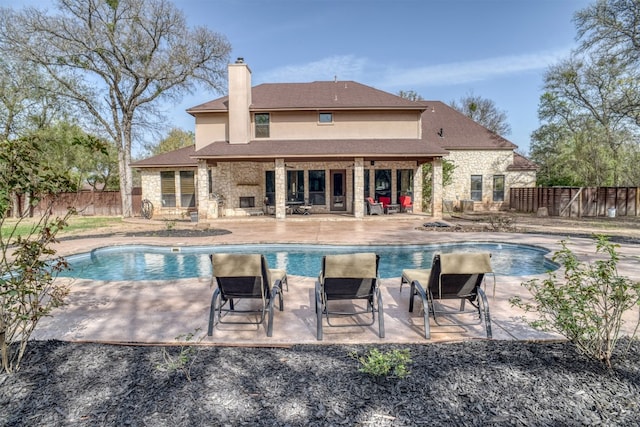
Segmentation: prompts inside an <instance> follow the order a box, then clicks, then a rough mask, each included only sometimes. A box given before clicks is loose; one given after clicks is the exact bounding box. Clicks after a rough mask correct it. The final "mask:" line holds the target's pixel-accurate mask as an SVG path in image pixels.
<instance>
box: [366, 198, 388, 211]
mask: <svg viewBox="0 0 640 427" xmlns="http://www.w3.org/2000/svg"><path fill="white" fill-rule="evenodd" d="M365 200H366V201H367V208H368V209H369V215H383V214H384V207H383V206H382V203H379V202H378V203H376V202H374V201H373V197H367V198H366V199H365Z"/></svg>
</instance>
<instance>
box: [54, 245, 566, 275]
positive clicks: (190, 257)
mask: <svg viewBox="0 0 640 427" xmlns="http://www.w3.org/2000/svg"><path fill="white" fill-rule="evenodd" d="M214 252H216V253H218V252H233V253H261V254H264V255H265V256H266V258H267V261H268V263H269V267H271V268H282V269H285V270H286V271H287V273H288V274H290V275H297V276H306V277H316V276H317V275H318V273H319V272H320V263H321V260H322V256H323V255H326V254H338V253H353V252H375V253H377V254H378V255H380V267H379V274H380V277H381V278H391V277H400V276H401V274H402V270H403V269H405V268H430V267H431V260H432V258H433V254H434V253H435V252H440V253H449V252H490V253H491V264H492V266H493V269H494V271H495V273H496V274H497V275H507V276H528V275H532V274H541V273H545V272H547V271H549V270H555V269H556V268H557V266H556V265H555V264H554V263H552V262H550V261H549V260H547V259H546V258H545V254H546V253H548V251H547V250H545V249H542V248H539V247H535V246H527V245H515V244H509V243H480V242H473V243H450V244H446V243H444V244H434V245H410V246H406V245H395V246H386V245H385V246H330V245H313V246H309V245H297V244H288V245H273V244H269V245H224V246H187V247H183V246H181V247H157V246H146V245H124V246H114V247H106V248H99V249H95V250H93V251H91V252H89V253H85V254H79V255H72V256H69V257H67V261H68V262H69V265H70V267H71V269H70V270H67V271H63V272H61V273H60V276H61V277H76V278H82V279H93V280H171V279H181V278H190V277H209V276H211V263H210V262H209V256H208V255H209V254H211V253H214Z"/></svg>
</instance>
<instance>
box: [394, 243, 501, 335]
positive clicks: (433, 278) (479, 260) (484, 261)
mask: <svg viewBox="0 0 640 427" xmlns="http://www.w3.org/2000/svg"><path fill="white" fill-rule="evenodd" d="M485 274H493V270H492V268H491V255H490V254H489V253H486V252H482V253H452V254H436V255H434V257H433V265H432V266H431V269H429V270H424V269H419V270H403V271H402V278H401V280H400V287H401V289H402V284H403V283H409V284H411V295H410V300H409V312H413V302H414V298H415V297H416V296H419V297H420V298H421V300H422V306H423V310H424V335H425V338H427V339H429V338H430V337H431V332H430V328H429V314H431V315H433V319H434V321H435V322H436V324H437V325H440V326H441V323H440V322H439V320H438V315H442V314H447V315H459V314H468V313H469V312H471V311H470V310H465V302H466V301H469V303H471V305H472V306H473V307H474V309H475V310H474V311H477V313H478V318H479V322H482V321H483V320H484V322H485V328H486V332H487V338H491V337H492V334H491V317H490V314H489V302H488V300H487V296H486V294H485V292H484V290H483V289H482V286H481V285H482V283H483V280H484V278H485ZM494 289H495V278H494ZM444 299H460V310H459V311H458V310H445V309H441V308H440V307H439V306H438V308H436V303H435V301H436V300H444ZM453 324H455V325H465V323H453ZM475 324H477V323H475ZM467 325H468V323H467Z"/></svg>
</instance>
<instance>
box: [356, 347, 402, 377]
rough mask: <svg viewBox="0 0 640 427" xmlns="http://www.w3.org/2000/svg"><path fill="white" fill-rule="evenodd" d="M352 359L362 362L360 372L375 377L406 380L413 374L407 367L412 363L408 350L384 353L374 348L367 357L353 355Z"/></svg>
mask: <svg viewBox="0 0 640 427" xmlns="http://www.w3.org/2000/svg"><path fill="white" fill-rule="evenodd" d="M352 357H354V358H355V359H356V360H358V362H360V365H361V367H360V369H358V371H359V372H363V373H365V374H369V375H372V376H374V377H385V378H391V377H395V378H406V377H407V376H408V375H409V374H410V373H411V371H410V370H409V368H408V367H407V365H408V364H410V363H411V355H410V354H409V350H407V349H404V350H393V351H388V352H385V353H382V352H380V350H378V349H375V348H373V349H371V350H369V353H368V354H367V355H365V356H358V355H357V354H356V353H352Z"/></svg>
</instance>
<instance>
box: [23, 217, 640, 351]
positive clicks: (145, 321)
mask: <svg viewBox="0 0 640 427" xmlns="http://www.w3.org/2000/svg"><path fill="white" fill-rule="evenodd" d="M429 220H430V218H429V217H424V216H417V215H397V216H394V217H393V218H389V217H380V218H377V217H375V218H366V219H364V220H355V219H349V218H343V217H337V216H320V215H317V216H313V215H312V216H306V217H304V218H303V219H298V218H293V219H287V220H285V221H276V220H274V219H272V218H268V217H265V218H260V217H259V218H246V219H244V218H243V219H236V220H231V219H221V220H216V221H211V222H209V223H206V224H204V223H198V224H193V225H187V226H188V227H192V228H193V227H197V228H214V229H224V230H228V231H230V233H228V234H221V235H216V236H203V237H185V238H182V237H136V238H132V237H127V236H126V235H124V234H121V235H118V234H115V235H112V236H109V237H100V238H90V237H89V238H79V239H69V240H63V241H61V242H60V243H59V244H57V246H56V248H57V250H58V253H59V254H60V255H70V254H76V253H82V252H87V251H90V250H91V249H95V248H99V247H106V246H114V245H126V244H148V245H161V246H188V245H224V244H247V245H251V244H259V243H304V244H310V245H313V244H342V245H380V244H428V243H453V242H473V241H476V242H487V241H489V242H503V243H512V244H527V245H535V246H540V247H544V248H546V249H548V250H550V255H551V254H552V253H553V252H554V251H555V250H558V249H559V248H560V244H559V241H560V240H561V239H563V237H561V236H558V235H545V234H530V233H487V232H445V231H428V230H425V229H424V227H421V226H422V224H423V223H425V222H428V221H429ZM148 225H149V222H148V221H147V222H145V221H144V220H133V221H130V222H129V224H128V229H127V231H136V230H138V229H139V230H143V229H146V228H148ZM566 232H567V234H569V233H571V232H572V230H566ZM565 239H567V240H568V241H569V246H570V248H571V249H572V250H573V251H574V252H575V253H576V254H577V255H578V256H579V257H580V258H581V259H583V260H585V261H592V260H594V259H596V258H597V256H596V254H595V245H594V244H593V241H592V240H591V239H585V238H576V237H571V238H565ZM619 252H620V254H621V261H620V264H619V266H618V267H619V273H620V274H621V275H624V276H628V277H630V278H632V279H633V280H640V245H634V244H621V248H620V250H619ZM534 277H538V278H545V277H546V275H539V276H521V277H516V276H509V277H506V276H496V294H495V296H493V295H492V286H493V283H492V281H489V282H488V289H487V294H488V298H489V307H490V311H491V323H492V329H493V338H494V339H498V340H556V339H559V338H561V337H559V336H558V335H555V334H549V333H542V332H539V331H536V330H534V329H532V328H530V327H529V326H528V325H527V324H526V323H525V322H524V321H523V320H522V319H521V316H522V315H523V313H522V312H521V311H520V310H518V309H516V308H514V307H512V306H511V305H510V303H509V298H511V297H512V296H515V295H521V296H526V294H527V291H526V289H524V287H522V286H521V283H522V282H524V281H526V280H529V279H531V278H534ZM58 280H68V279H58ZM314 284H315V278H309V277H301V276H289V291H288V292H284V311H282V312H279V311H276V312H275V315H274V328H273V331H274V332H273V337H271V338H269V337H267V336H266V333H265V327H264V325H259V326H246V325H224V326H219V327H216V329H215V330H214V333H213V336H211V337H206V336H205V335H206V329H207V321H208V313H209V304H210V299H211V294H212V292H213V289H212V287H211V285H210V280H208V279H204V278H203V279H181V280H172V281H138V282H99V281H89V280H79V279H76V280H74V281H73V282H72V283H71V285H70V294H69V296H68V298H67V300H66V302H67V304H66V305H65V306H63V307H61V308H58V309H56V310H54V312H53V313H52V316H51V317H47V318H44V319H42V320H41V321H40V323H39V324H38V327H37V328H36V330H35V331H34V333H33V335H32V338H33V339H38V340H46V339H59V340H65V341H76V342H81V341H91V342H114V343H138V344H178V343H179V342H184V338H177V337H179V336H184V335H186V334H189V333H194V332H195V333H196V338H194V339H192V340H191V342H192V343H193V342H194V341H198V340H199V339H200V337H202V336H204V338H202V341H201V343H202V344H204V345H247V346H288V345H293V344H316V343H323V344H353V343H363V344H364V343H377V344H385V343H387V344H392V343H429V342H442V341H461V340H470V339H485V338H486V334H485V331H484V325H476V326H465V327H458V326H437V325H435V323H434V322H433V319H431V339H430V340H428V341H427V340H425V339H424V336H423V334H424V326H423V317H422V314H421V311H420V308H421V304H417V309H416V310H415V311H414V313H409V312H408V305H409V289H408V287H407V286H404V287H403V289H402V292H400V279H399V278H392V279H383V280H382V282H381V290H382V295H383V301H384V321H385V331H386V337H385V338H383V339H381V338H378V335H377V328H376V325H374V326H371V327H358V326H356V327H348V328H333V327H327V326H326V325H325V327H324V328H323V330H324V340H323V341H321V342H320V341H317V340H316V323H315V312H314V296H313V295H314V292H313V289H314ZM453 303H454V304H455V302H453ZM638 315H639V314H638V312H637V310H634V312H632V313H630V314H629V319H628V320H629V321H628V324H627V329H625V332H627V333H629V332H631V329H630V328H632V327H633V326H635V324H632V322H633V321H635V320H637V319H638ZM196 331H198V332H196Z"/></svg>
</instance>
